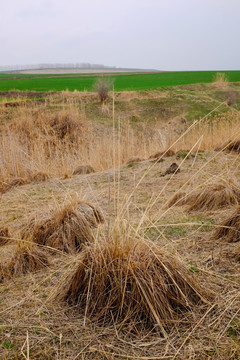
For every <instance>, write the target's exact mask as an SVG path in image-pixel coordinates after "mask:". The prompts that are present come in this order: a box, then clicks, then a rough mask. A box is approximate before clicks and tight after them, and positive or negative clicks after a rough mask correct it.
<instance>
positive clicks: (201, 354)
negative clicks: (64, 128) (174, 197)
mask: <svg viewBox="0 0 240 360" xmlns="http://www.w3.org/2000/svg"><path fill="white" fill-rule="evenodd" d="M65 100H66V103H67V102H68V105H69V108H68V110H67V113H68V114H72V115H73V114H74V113H75V111H76V107H75V105H74V104H73V102H72V100H71V99H70V100H69V98H68V96H67V95H66V99H65ZM65 100H64V101H65ZM48 105H49V104H48ZM55 105H56V103H52V104H51V106H53V108H52V109H51V111H52V113H51V111H50V110H49V111H50V113H49V114H48V115H47V118H48V116H49V119H50V118H51V119H52V118H53V117H54V116H55V115H54V113H56V112H59V108H57V109H56V108H55V107H54V106H55ZM222 106H224V105H222ZM220 109H221V107H220V108H219V109H218V110H219V111H220ZM65 110H66V109H65ZM11 111H12V112H13V113H14V111H15V110H14V109H11ZM21 111H22V113H21ZM31 111H32V109H29V108H27V106H26V108H25V109H21V108H20V109H19V121H20V119H21V116H22V117H24V116H26V117H28V116H29V118H30V117H31V116H32V115H31V116H30V115H29V114H30V112H31ZM36 111H37V112H38V109H36ZM45 111H46V108H45V106H44V107H43V109H42V119H44V118H45ZM61 113H62V112H61ZM77 114H78V115H77V117H78V116H80V115H81V116H83V114H82V113H80V112H79V110H78V111H77ZM79 114H80V115H79ZM15 116H16V114H15V115H14V117H15ZM36 116H38V115H36ZM238 116H239V115H238V113H236V112H234V111H232V112H229V113H228V114H225V115H221V114H218V115H217V117H216V118H211V117H208V118H206V119H205V120H206V121H205V120H203V121H198V122H197V123H196V124H195V125H194V126H193V127H192V128H191V129H189V130H187V131H186V133H185V135H184V136H182V135H180V136H179V135H178V139H176V138H175V137H174V136H173V134H170V135H171V140H173V142H175V141H176V143H175V144H174V149H176V151H177V150H179V149H188V150H189V151H187V154H186V155H188V153H190V154H194V156H186V157H185V156H184V157H183V158H182V160H180V161H181V163H180V166H181V172H180V173H179V174H178V175H177V176H172V175H171V174H170V175H169V176H165V177H161V176H160V174H161V173H162V170H163V168H164V169H165V168H167V167H168V166H170V165H171V163H172V162H173V161H174V159H172V158H171V157H169V158H168V157H166V158H165V159H164V163H163V164H162V163H158V162H157V161H154V162H152V161H148V160H145V161H144V162H140V163H139V164H138V165H137V166H136V167H130V166H123V167H122V168H120V167H119V165H121V164H123V163H125V162H126V160H127V159H128V158H129V157H131V156H134V155H135V156H137V155H138V156H139V157H140V158H141V157H143V158H148V157H149V155H150V154H151V153H154V152H156V151H160V152H161V151H162V150H163V149H165V150H167V147H166V146H165V145H166V143H167V141H166V143H165V142H164V146H162V145H163V144H162V143H161V144H160V142H159V141H158V140H159V139H158V137H157V136H156V139H155V138H154V139H155V140H156V141H155V140H154V141H152V139H151V138H147V132H144V131H143V132H142V130H141V132H140V136H139V130H138V131H136V132H135V130H133V129H130V128H129V127H126V128H124V127H121V126H122V125H123V124H120V125H121V126H119V127H118V126H117V124H115V133H114V134H115V136H114V137H112V133H111V131H110V132H108V131H106V133H105V134H104V132H101V136H99V137H98V135H99V134H98V132H97V131H96V129H94V128H93V127H92V125H91V124H90V127H89V123H88V122H86V124H85V125H86V132H85V136H84V139H85V140H86V139H87V141H86V142H85V143H84V145H79V147H78V148H76V146H75V143H74V144H73V146H72V145H71V146H72V147H71V148H70V142H69V141H67V142H66V143H65V142H64V139H61V138H60V137H59V136H58V135H57V134H56V135H54V136H53V137H51V136H50V137H48V134H47V133H45V134H44V135H42V137H43V139H39V140H38V139H36V144H37V146H38V147H39V149H37V146H36V148H34V146H32V145H33V143H32V144H31V146H30V147H29V148H30V149H31V150H30V151H28V146H27V142H24V143H21V142H20V140H19V137H18V135H19V134H18V132H17V131H16V132H15V133H14V129H11V131H12V132H11V134H10V132H8V133H7V132H5V135H6V137H3V138H2V141H5V145H6V148H5V150H6V153H4V151H3V149H4V147H2V148H1V149H2V150H1V154H2V155H3V157H2V159H3V160H4V161H3V163H1V179H2V180H3V182H4V181H5V180H7V181H6V182H7V183H9V182H10V181H11V180H12V179H14V178H17V176H19V177H20V176H21V177H23V178H24V179H26V180H27V181H28V182H29V181H31V180H30V179H31V178H32V177H33V176H34V174H36V173H43V174H47V175H48V176H51V177H56V176H59V177H62V176H64V175H65V174H66V175H68V176H66V178H65V179H61V180H54V179H51V180H50V181H46V182H45V183H43V184H29V185H24V186H21V187H19V188H15V189H13V190H12V191H9V192H8V193H5V194H3V195H2V197H1V208H0V214H1V219H0V220H1V224H4V225H6V226H8V227H9V231H10V233H11V234H13V235H15V231H16V229H18V227H19V225H21V224H22V223H23V221H24V223H25V224H26V223H27V224H29V225H30V228H29V232H28V230H27V229H26V233H25V237H24V239H23V242H22V244H24V243H27V242H30V243H31V241H32V238H31V235H32V233H34V231H35V230H36V232H37V233H38V232H39V233H40V235H41V236H43V237H42V238H41V236H40V238H41V239H42V240H43V241H42V243H44V244H45V245H38V246H40V249H41V250H44V251H46V247H47V241H48V239H49V236H48V235H50V238H51V236H52V244H51V245H55V241H54V240H53V239H54V238H55V239H56V243H57V244H58V241H59V238H60V248H61V249H62V247H63V242H64V241H65V240H66V239H67V236H68V235H69V236H70V238H71V239H73V240H74V239H75V236H76V233H75V230H76V232H77V234H78V236H79V234H80V232H79V231H78V229H79V226H80V224H81V221H79V218H81V216H83V217H84V218H85V219H87V220H86V222H87V223H88V226H89V227H91V226H93V227H94V226H96V225H97V223H98V222H99V221H101V218H102V215H100V213H99V215H98V216H96V215H94V216H93V213H94V209H95V208H92V209H91V207H89V206H87V207H85V208H84V207H83V208H82V214H81V215H80V214H79V213H78V215H77V216H75V212H76V211H77V212H78V210H79V209H76V208H74V209H73V212H72V208H71V206H70V209H69V213H70V215H73V216H69V214H67V213H66V212H65V211H60V210H61V206H60V207H58V208H57V209H56V207H55V210H54V211H53V212H50V213H44V211H46V208H48V207H50V206H52V205H53V204H56V203H60V204H62V203H63V204H65V203H66V199H72V198H73V199H76V198H79V193H82V194H84V198H86V199H88V201H90V199H91V201H94V203H96V202H97V203H99V205H100V207H101V208H103V210H104V213H105V214H107V220H108V221H106V224H105V225H104V226H103V229H104V230H105V232H104V233H101V232H100V231H98V232H96V233H94V238H95V239H94V240H91V241H90V243H87V242H84V245H83V246H82V245H81V249H82V250H83V251H82V252H78V253H77V254H76V250H75V247H74V250H73V251H70V253H69V252H68V253H63V252H61V251H48V252H47V254H48V258H49V260H51V261H50V266H44V267H43V268H42V270H40V269H39V271H36V272H35V270H37V265H36V262H35V260H33V259H32V257H31V256H30V255H26V251H25V252H23V253H24V254H25V255H24V256H22V255H20V254H22V251H23V250H22V248H19V247H18V253H19V257H18V255H17V254H16V259H17V262H16V263H15V265H14V267H12V269H14V268H15V269H16V276H14V279H10V278H9V279H7V278H6V277H5V279H3V282H2V284H1V291H0V292H1V303H0V330H1V331H0V344H1V348H0V356H1V357H2V358H3V359H8V360H9V359H20V358H28V357H29V358H31V359H32V360H36V359H49V360H53V359H61V360H62V359H69V360H70V359H71V360H73V359H78V358H81V359H82V360H89V359H91V360H93V359H98V360H100V359H102V360H103V359H119V358H120V359H122V358H124V359H136V360H139V359H141V360H143V359H144V360H150V359H151V360H153V359H155V360H156V359H172V360H173V359H174V360H175V359H178V360H180V359H181V360H185V359H192V360H198V359H214V360H220V359H221V360H223V359H224V360H225V359H231V360H233V359H234V360H235V359H237V358H239V356H240V352H239V333H240V332H239V308H240V298H239V263H238V261H239V260H238V259H239V257H238V253H239V252H238V253H237V252H236V253H234V257H231V259H230V257H229V258H227V255H228V254H230V253H231V251H233V250H234V251H235V250H236V251H238V249H237V247H236V248H235V247H234V248H233V245H237V243H236V244H230V243H228V242H225V241H222V240H221V239H219V240H218V239H215V240H214V241H213V239H211V238H210V236H209V235H210V234H211V233H210V232H211V231H212V228H213V227H215V224H217V223H219V222H220V220H221V219H223V218H224V217H225V212H224V211H227V210H224V207H220V208H219V209H217V211H214V212H212V213H211V214H208V213H207V211H205V210H204V211H203V212H202V213H201V214H194V216H192V214H189V213H187V214H186V213H184V214H183V211H182V209H181V208H179V207H170V208H168V209H166V208H165V204H166V200H167V199H169V198H170V195H171V194H172V193H173V192H174V193H176V192H177V193H181V192H185V193H187V194H191V193H194V192H195V191H196V189H201V188H203V186H204V185H205V184H208V183H209V182H210V181H209V180H211V182H214V181H213V178H214V177H216V174H218V177H216V178H217V179H220V178H224V179H225V178H226V179H227V178H229V177H232V178H236V177H237V176H238V173H239V165H238V154H237V153H236V154H233V153H229V152H225V153H223V152H222V151H220V152H217V153H216V152H211V151H210V150H212V149H214V148H215V147H216V146H217V145H218V144H219V143H223V142H224V141H227V140H228V139H234V136H235V137H236V138H237V134H238V133H237V132H238ZM32 118H34V116H32ZM83 118H84V116H83ZM84 119H85V118H84ZM85 120H86V119H85ZM85 120H84V121H85ZM10 122H11V121H10ZM47 128H48V129H49V130H50V127H49V125H47ZM73 129H74V127H73ZM5 130H6V128H5ZM8 130H9V129H8ZM101 130H102V129H101ZM9 131H10V130H9ZM41 131H42V130H41V129H40V132H39V133H41ZM128 132H129V133H128ZM234 132H235V133H234ZM20 133H21V132H20ZM60 133H61V131H60ZM8 134H10V136H9V135H8ZM13 134H14V136H13ZM51 134H52V133H51ZM51 134H50V135H51ZM109 134H110V135H109ZM215 134H216V136H215ZM102 135H103V136H102ZM8 136H9V137H8ZM88 136H90V137H89V138H88ZM238 136H239V134H238ZM13 138H14V139H15V140H14V141H16V143H17V144H18V147H14V146H10V145H12V144H13V143H14V142H12V143H11V141H10V140H11V139H13ZM47 138H48V139H50V138H51V140H54V143H52V142H50V141H49V143H48V145H49V146H48V149H49V152H46V148H47V147H46V146H45V145H44V146H43V144H46V142H45V140H44V139H47ZM26 139H27V137H25V140H26ZM89 139H90V140H91V141H90V140H89ZM7 140H8V141H7ZM100 141H102V142H103V144H102V145H101V146H100ZM128 142H129V143H128ZM9 144H10V145H9ZM55 144H57V146H56V145H55ZM89 144H91V146H90V145H89ZM160 145H161V146H160ZM170 145H172V144H170ZM119 148H120V150H119ZM19 149H20V150H19ZM68 149H70V150H69V151H68ZM17 150H18V152H17ZM37 150H39V154H41V155H44V154H45V155H44V156H43V157H42V158H41V159H40V155H39V158H38V152H37ZM100 150H101V151H100ZM200 150H201V151H203V150H207V152H206V153H200ZM136 152H137V153H136ZM9 154H11V157H10V156H9ZM26 154H27V155H26ZM53 154H54V156H53ZM49 155H50V156H49ZM174 156H175V155H174ZM7 158H8V159H9V160H10V162H9V163H8V162H7ZM40 160H41V161H40ZM81 164H91V166H93V167H94V168H95V167H96V170H97V171H98V170H102V169H108V168H109V167H113V169H110V170H107V171H103V172H101V173H99V174H89V175H88V176H76V177H72V178H70V177H71V174H72V173H73V171H74V169H75V168H76V167H77V166H80V165H81ZM9 169H11V171H9ZM214 183H215V182H214ZM227 184H228V186H229V183H227ZM228 186H227V187H228ZM235 195H236V194H235ZM230 198H231V196H230ZM180 201H181V199H180ZM121 206H122V207H121ZM37 209H38V213H39V214H40V218H38V217H37V215H36V214H37ZM58 210H59V212H60V213H59V214H58ZM96 213H98V212H96ZM33 214H35V216H34V217H33ZM56 214H57V216H56ZM63 215H64V216H63ZM65 215H66V216H65ZM97 217H99V219H97ZM26 219H27V222H25V220H26ZM31 219H32V221H30V222H28V221H29V220H31ZM91 219H92V220H91ZM75 220H76V222H75ZM91 221H92V223H91ZM120 221H123V223H124V226H128V227H129V228H130V229H131V231H130V233H129V234H128V235H127V236H126V233H124V234H121V236H120V237H119V238H117V239H116V238H114V240H113V236H111V235H109V234H111V232H110V231H109V229H111V225H112V222H116V223H117V224H119V223H120ZM76 223H77V224H76ZM35 224H37V229H34V226H35ZM41 224H43V225H44V226H46V233H45V232H44V231H45V230H44V229H41V226H42V225H41ZM52 225H54V226H55V225H57V227H55V228H54V226H52ZM49 226H50V228H51V229H52V230H51V231H52V232H50V234H48V233H47V228H48V227H49ZM69 229H70V230H69ZM42 230H43V234H41V231H42ZM68 230H69V231H68ZM71 230H73V231H72V232H71ZM91 234H92V232H91ZM95 234H96V235H95ZM45 235H46V236H45ZM104 235H105V236H106V238H105V237H104ZM29 236H30V237H29ZM91 236H93V235H91ZM126 237H127V239H126ZM71 241H72V240H71ZM71 241H70V243H71ZM74 241H75V240H74ZM53 243H54V244H53ZM36 245H37V244H33V245H32V246H33V247H32V248H30V247H29V251H28V254H29V252H31V253H32V252H33V251H35V250H33V249H34V248H35V246H36ZM8 246H9V248H7V247H8ZM10 246H13V245H5V246H3V247H2V248H1V254H0V257H1V258H3V257H4V256H5V253H4V251H6V252H7V253H8V254H11V251H12V253H13V254H15V250H14V249H13V248H12V250H11V249H10ZM37 249H39V247H38V248H37ZM172 254H173V255H172ZM222 254H226V256H225V255H224V256H222ZM179 257H180V259H181V260H180V259H179ZM38 258H40V259H41V256H40V254H39V256H38ZM18 259H20V260H18ZM23 259H24V260H23ZM42 262H44V261H42ZM17 269H20V270H17ZM12 271H14V270H12ZM18 271H19V272H18ZM22 272H26V274H25V275H24V277H23V276H20V273H22ZM17 273H18V274H19V275H17ZM79 280H81V281H79ZM203 289H204V290H203ZM56 291H57V292H58V296H59V297H60V298H62V299H63V298H65V301H61V302H60V301H56V298H55V301H51V302H50V301H49V300H50V299H52V295H56ZM209 291H210V292H211V291H213V292H214V293H215V294H216V296H215V298H214V299H213V298H209V297H208V293H209ZM205 293H207V294H206V295H205ZM78 295H79V296H78ZM90 295H92V296H90ZM49 298H50V299H49ZM207 299H208V300H209V302H207V301H206V302H204V300H207ZM69 304H70V306H69ZM80 305H82V307H81V306H80ZM89 320H91V321H89ZM153 330H154V331H153ZM163 335H164V336H163ZM29 353H30V355H29V356H28V354H29Z"/></svg>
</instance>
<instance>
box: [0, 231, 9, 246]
mask: <svg viewBox="0 0 240 360" xmlns="http://www.w3.org/2000/svg"><path fill="white" fill-rule="evenodd" d="M8 242H9V231H8V228H7V227H1V228H0V246H2V245H5V244H7V243H8Z"/></svg>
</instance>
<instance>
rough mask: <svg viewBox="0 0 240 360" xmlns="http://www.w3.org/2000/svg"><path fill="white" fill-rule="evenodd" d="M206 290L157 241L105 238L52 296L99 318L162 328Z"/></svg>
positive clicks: (199, 300) (86, 252)
mask: <svg viewBox="0 0 240 360" xmlns="http://www.w3.org/2000/svg"><path fill="white" fill-rule="evenodd" d="M207 295H208V294H206V293H205V292H204V291H203V290H202V289H201V287H200V286H199V285H198V284H197V282H196V280H195V278H194V277H193V276H191V275H190V274H189V273H188V271H187V270H186V269H185V267H184V266H183V265H182V264H181V263H180V262H179V261H178V260H177V259H175V258H173V257H171V256H169V255H168V254H166V253H164V252H162V251H161V249H160V248H159V247H158V246H155V245H153V244H150V243H146V242H144V241H142V240H140V241H129V240H126V241H120V240H117V241H114V240H109V241H108V242H101V241H99V242H95V243H94V244H92V245H90V246H88V247H87V248H86V249H85V250H84V251H83V252H82V253H81V254H80V256H79V258H78V260H77V263H76V265H75V268H74V270H73V269H71V270H70V273H69V275H68V276H66V277H65V278H64V281H63V282H62V283H61V285H60V287H59V288H58V290H57V295H56V297H57V298H60V299H62V300H65V301H66V302H68V303H69V304H70V305H73V306H76V307H77V308H78V309H80V311H81V312H83V313H84V312H85V315H86V317H88V318H89V319H91V320H94V321H99V322H100V323H111V322H115V323H118V324H121V325H123V324H129V323H131V324H136V326H137V327H150V328H154V327H156V326H157V327H159V328H160V330H161V331H162V332H164V331H165V330H168V329H170V328H171V327H172V326H174V324H177V323H178V321H180V319H181V318H182V316H183V314H184V313H185V312H186V311H188V310H190V311H191V310H193V309H194V307H195V306H196V305H198V304H200V303H202V302H203V301H204V300H203V299H204V297H205V296H206V297H207ZM164 329H165V330H164Z"/></svg>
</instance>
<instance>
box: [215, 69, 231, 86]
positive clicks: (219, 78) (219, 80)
mask: <svg viewBox="0 0 240 360" xmlns="http://www.w3.org/2000/svg"><path fill="white" fill-rule="evenodd" d="M213 85H214V86H215V87H217V88H218V89H226V88H228V86H229V82H228V78H227V75H226V74H225V73H223V72H218V73H216V76H215V78H214V80H213Z"/></svg>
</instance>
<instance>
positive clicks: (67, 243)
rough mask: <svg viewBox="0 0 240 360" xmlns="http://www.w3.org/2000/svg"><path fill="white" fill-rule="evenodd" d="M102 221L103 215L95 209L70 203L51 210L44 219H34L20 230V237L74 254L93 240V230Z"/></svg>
mask: <svg viewBox="0 0 240 360" xmlns="http://www.w3.org/2000/svg"><path fill="white" fill-rule="evenodd" d="M101 222H103V216H102V214H101V212H100V211H99V210H98V209H96V208H95V207H94V206H92V205H90V204H87V203H84V202H78V203H70V204H67V205H64V206H62V207H60V208H58V209H53V210H51V211H50V212H49V213H47V214H45V215H43V216H42V218H35V217H34V218H32V219H31V220H30V221H29V222H28V223H27V224H25V226H24V227H23V229H22V230H21V236H22V237H23V238H28V237H31V238H32V240H33V241H34V242H35V243H37V244H40V245H44V246H48V247H51V248H55V249H58V250H61V251H65V252H68V253H73V252H75V251H80V250H81V249H82V246H83V244H84V243H87V242H91V241H93V234H92V231H91V227H96V226H97V224H99V223H101Z"/></svg>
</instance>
